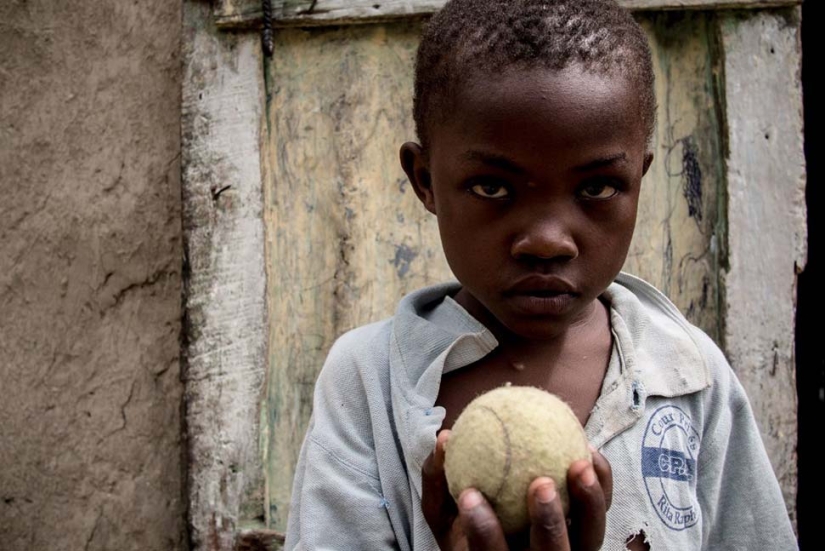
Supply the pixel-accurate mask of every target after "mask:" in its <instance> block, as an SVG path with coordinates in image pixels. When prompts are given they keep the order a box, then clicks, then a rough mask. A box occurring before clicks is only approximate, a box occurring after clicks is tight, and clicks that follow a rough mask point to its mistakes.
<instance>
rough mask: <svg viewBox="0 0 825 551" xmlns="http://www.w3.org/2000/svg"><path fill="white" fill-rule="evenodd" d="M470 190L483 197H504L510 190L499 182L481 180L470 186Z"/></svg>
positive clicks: (507, 195)
mask: <svg viewBox="0 0 825 551" xmlns="http://www.w3.org/2000/svg"><path fill="white" fill-rule="evenodd" d="M470 191H472V192H473V193H474V194H476V195H478V196H479V197H482V198H484V199H504V198H506V197H509V196H510V190H509V189H508V188H507V186H506V185H504V184H502V183H499V182H483V183H480V184H475V185H473V186H471V187H470Z"/></svg>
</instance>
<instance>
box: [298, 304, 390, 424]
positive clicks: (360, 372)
mask: <svg viewBox="0 0 825 551" xmlns="http://www.w3.org/2000/svg"><path fill="white" fill-rule="evenodd" d="M391 333H392V318H389V319H385V320H382V321H379V322H375V323H371V324H369V325H364V326H361V327H357V328H355V329H352V330H350V331H347V332H346V333H344V334H343V335H341V336H340V337H338V339H336V341H335V343H333V345H332V347H331V348H330V351H329V354H328V355H327V359H326V361H325V362H324V366H323V368H322V369H321V373H320V374H319V376H318V380H317V381H316V383H315V404H314V407H315V409H316V410H317V409H318V408H319V407H323V406H324V405H327V403H328V402H330V401H335V402H339V401H340V400H339V398H341V397H346V398H347V401H351V400H353V399H354V398H357V397H364V396H365V395H366V394H370V393H373V392H376V391H380V387H381V386H382V385H381V380H382V379H384V378H386V377H388V371H389V342H390V335H391ZM319 402H320V403H319Z"/></svg>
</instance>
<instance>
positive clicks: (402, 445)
mask: <svg viewBox="0 0 825 551" xmlns="http://www.w3.org/2000/svg"><path fill="white" fill-rule="evenodd" d="M457 290H458V286H457V284H446V285H440V286H436V287H429V288H426V289H422V290H420V291H417V292H415V293H412V294H411V295H409V296H407V297H405V298H404V299H403V300H402V301H401V303H400V304H399V306H398V310H397V312H396V314H395V316H394V317H393V318H391V319H389V320H385V321H382V322H378V323H374V324H372V325H367V326H365V327H361V328H358V329H355V330H353V331H351V332H349V333H347V334H346V335H344V336H342V337H341V338H340V339H338V341H337V342H336V343H335V345H334V346H333V347H332V350H330V353H329V356H328V358H327V361H326V363H325V365H324V368H323V370H322V372H321V375H320V377H319V379H318V382H317V384H316V387H315V398H314V402H313V407H314V410H313V416H312V420H311V422H310V426H309V429H308V431H307V435H306V440H305V441H304V445H303V448H302V450H301V455H300V459H299V463H298V466H297V471H296V475H295V482H294V488H293V493H292V504H291V507H290V515H289V521H288V530H287V540H286V549H288V550H292V549H338V550H345V551H348V550H353V551H355V550H373V549H375V550H379V549H401V550H431V549H437V545H436V543H435V540H434V538H433V535H432V533H431V531H430V529H429V527H428V526H427V523H426V521H425V520H424V517H423V515H422V512H421V466H422V464H423V462H424V460H425V459H426V457H427V456H428V455H429V453H430V452H431V451H432V449H433V447H434V446H435V435H436V431H437V430H438V429H439V427H440V426H441V422H442V420H443V419H444V409H443V408H441V407H434V403H435V399H436V396H437V395H438V389H439V384H440V381H441V377H442V375H443V374H444V373H447V372H450V371H452V370H455V369H460V368H462V367H464V366H466V365H469V364H471V363H473V362H476V361H478V360H479V359H480V358H482V357H484V356H485V355H486V354H488V353H490V352H491V351H492V350H493V349H494V348H495V347H496V346H497V342H496V340H495V338H494V337H493V335H492V334H491V333H490V332H489V331H488V330H487V329H486V328H485V327H484V326H483V325H482V324H480V323H479V322H478V321H477V320H476V319H475V318H473V317H472V316H470V315H469V314H468V313H467V312H466V311H465V310H464V309H463V308H461V307H460V306H459V305H458V304H457V303H456V302H455V301H453V300H452V299H451V298H450V296H449V295H450V294H454V293H455V292H456V291H457ZM604 298H605V299H606V300H607V302H608V303H609V304H610V307H611V323H612V330H613V336H614V339H613V340H614V353H613V357H612V358H611V361H610V366H609V368H608V372H607V376H606V377H605V382H604V384H603V388H602V392H601V395H600V397H599V399H598V401H597V402H596V406H595V408H594V409H593V412H592V413H591V415H590V418H589V420H588V422H587V426H586V427H585V430H586V432H587V436H588V438H589V439H590V442H591V443H592V444H593V445H594V446H596V447H597V448H598V449H599V450H600V451H601V452H602V453H603V454H604V455H605V456H606V457H607V459H608V460H609V461H610V463H611V465H612V467H613V480H614V499H613V505H612V507H611V509H610V511H609V512H608V518H607V534H606V539H605V544H604V549H606V550H610V551H612V550H617V551H618V550H622V549H624V543H625V541H627V539H628V537H629V536H632V535H635V534H638V533H639V532H640V531H643V532H644V534H645V536H646V537H647V538H648V541H649V543H650V545H651V548H652V549H656V550H665V549H666V550H669V551H671V550H672V551H680V550H694V549H713V550H728V549H731V550H738V549H742V550H748V551H756V550H761V549H766V550H771V551H779V550H786V549H797V543H796V540H795V537H794V534H793V531H792V528H791V525H790V522H789V520H788V515H787V512H786V510H785V506H784V502H783V499H782V495H781V492H780V490H779V486H778V484H777V482H776V479H775V477H774V474H773V470H772V469H771V465H770V463H769V461H768V458H767V455H766V453H765V450H764V448H763V445H762V442H761V440H760V437H759V432H758V429H757V427H756V423H755V421H754V417H753V414H752V412H751V409H750V406H749V404H748V401H747V398H746V397H745V393H744V391H743V389H742V387H741V385H740V384H739V382H738V381H737V379H736V377H735V376H734V374H733V372H732V371H731V368H730V366H729V365H728V363H727V361H726V360H725V358H724V356H723V355H722V353H721V352H720V351H719V349H718V348H717V347H716V345H714V343H713V342H712V341H711V340H710V339H709V338H708V337H707V336H706V335H705V334H704V333H702V332H701V331H700V330H699V329H697V328H695V327H693V326H692V325H690V324H689V323H688V322H687V321H686V320H685V318H684V317H683V316H682V315H681V314H680V313H679V312H678V310H677V309H676V308H675V307H674V306H673V304H671V303H670V301H668V300H667V298H665V297H664V295H662V294H661V293H659V292H658V291H656V290H655V289H654V288H653V287H651V286H650V285H648V284H647V283H645V282H643V281H641V280H639V279H637V278H634V277H632V276H628V275H626V274H621V275H620V276H619V277H618V278H617V281H616V283H614V284H613V285H611V286H610V288H609V289H608V290H607V291H606V292H605V295H604Z"/></svg>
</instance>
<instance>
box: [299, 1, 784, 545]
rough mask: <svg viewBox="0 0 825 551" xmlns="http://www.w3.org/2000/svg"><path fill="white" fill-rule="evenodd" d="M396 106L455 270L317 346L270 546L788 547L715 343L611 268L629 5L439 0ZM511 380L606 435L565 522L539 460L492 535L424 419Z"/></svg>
mask: <svg viewBox="0 0 825 551" xmlns="http://www.w3.org/2000/svg"><path fill="white" fill-rule="evenodd" d="M414 115H415V121H416V127H417V131H418V136H419V139H420V142H421V143H420V144H415V143H407V144H404V145H403V146H402V148H401V164H402V167H403V169H404V171H405V172H406V174H407V176H408V177H409V179H410V182H411V184H412V185H413V187H414V189H415V190H416V193H417V195H418V197H419V199H420V200H421V201H422V203H423V204H424V207H425V208H427V209H428V210H429V211H430V212H432V213H433V214H435V215H436V216H437V218H438V225H439V230H440V233H441V239H442V244H443V247H444V252H445V255H446V257H447V260H448V262H449V264H450V267H451V269H452V271H453V273H454V274H455V276H456V279H457V280H458V282H459V283H458V284H447V285H441V286H436V287H431V288H427V289H423V290H421V291H418V292H416V293H413V294H411V295H409V296H407V297H405V298H404V299H403V300H402V301H401V303H400V305H399V307H398V310H397V312H396V315H395V316H394V317H393V318H392V319H390V320H386V321H383V322H379V323H376V324H372V325H369V326H366V327H362V328H359V329H356V330H354V331H352V332H350V333H348V334H346V335H344V336H343V337H341V338H340V339H339V340H338V341H337V342H336V344H335V345H334V346H333V348H332V350H331V351H330V354H329V357H328V359H327V362H326V364H325V366H324V369H323V371H322V373H321V376H320V377H319V380H318V382H317V385H316V393H315V400H314V413H313V418H312V421H311V423H310V427H309V430H308V433H307V437H306V440H305V443H304V446H303V449H302V451H301V457H300V460H299V465H298V467H297V471H296V478H295V485H294V491H293V502H292V506H291V510H290V518H289V526H288V533H287V544H286V548H287V549H294V548H298V549H318V548H325V549H344V550H371V549H416V550H418V549H436V548H439V547H440V548H442V549H507V548H508V546H509V547H511V548H521V547H526V546H529V547H530V548H531V549H571V545H572V548H575V549H585V550H591V549H599V548H602V546H604V548H605V549H617V550H618V549H624V548H625V545H626V544H628V545H630V546H631V549H645V548H653V549H668V550H682V549H746V548H750V549H772V550H773V549H795V548H796V543H795V540H794V536H793V532H792V530H791V527H790V523H789V521H788V518H787V514H786V512H785V508H784V503H783V501H782V497H781V494H780V492H779V488H778V484H777V483H776V480H775V478H774V477H773V472H772V470H771V467H770V464H769V463H768V460H767V457H766V454H765V452H764V449H763V448H762V444H761V441H760V439H759V434H758V431H757V428H756V425H755V423H754V421H753V416H752V413H751V411H750V408H749V406H748V404H747V400H746V398H745V396H744V392H743V390H742V388H741V386H740V385H739V383H738V382H737V381H736V379H735V377H734V376H733V375H732V373H731V371H730V368H729V366H728V365H727V363H726V361H725V359H724V357H723V356H722V354H721V352H719V350H718V349H717V348H716V346H715V345H714V344H713V343H712V342H711V341H710V339H709V338H708V337H707V336H705V335H704V334H703V333H701V332H700V331H699V330H698V329H696V328H694V327H693V326H691V325H690V324H689V323H688V322H687V321H686V320H685V319H684V318H683V317H682V316H681V315H680V314H679V313H678V312H677V311H676V309H675V308H674V307H673V306H672V304H670V302H669V301H668V300H667V299H666V298H665V297H664V296H662V295H661V294H659V293H658V292H657V291H655V290H654V289H653V288H651V287H650V286H649V285H647V284H646V283H644V282H642V281H640V280H638V279H635V278H633V277H630V276H627V275H624V274H620V269H621V267H622V265H623V263H624V261H625V256H626V254H627V250H628V247H629V245H630V240H631V237H632V234H633V229H634V225H635V220H636V208H637V203H638V198H639V190H640V185H641V179H642V176H643V175H644V174H645V172H646V171H647V169H648V167H649V166H650V163H651V161H652V154H651V153H650V150H649V142H650V137H651V134H652V130H653V124H654V118H655V97H654V93H653V69H652V64H651V59H650V51H649V46H648V44H647V41H646V38H645V35H644V33H643V31H642V30H641V29H640V28H639V26H638V25H637V24H636V23H635V22H634V21H633V19H632V18H631V17H630V16H629V15H628V14H627V13H626V12H624V11H623V10H621V9H620V8H618V7H617V6H616V4H615V3H614V2H613V1H612V0H514V1H512V2H503V1H501V0H453V1H452V2H450V3H448V4H447V6H446V7H445V8H444V9H443V10H442V11H441V12H440V13H439V14H437V15H436V16H435V17H434V18H433V19H432V21H431V22H430V24H429V25H428V27H427V30H426V32H425V35H424V37H423V39H422V42H421V46H420V48H419V52H418V59H417V64H416V87H415V105H414ZM506 382H510V383H512V384H517V385H532V386H537V387H540V388H544V389H546V390H549V391H551V392H553V393H555V394H557V395H559V396H560V397H561V398H563V399H564V400H565V401H567V402H568V403H569V404H570V405H571V407H572V409H573V410H574V412H575V413H576V415H577V416H578V418H579V420H580V421H581V423H582V424H583V425H584V426H585V430H586V432H587V435H588V438H589V439H590V441H591V444H592V445H593V446H594V448H596V449H598V450H599V451H600V453H594V461H593V464H592V465H591V464H590V463H588V462H578V463H575V464H574V465H572V466H571V468H570V471H569V473H568V481H569V486H570V492H571V511H570V519H569V528H568V524H567V522H566V520H565V518H564V516H563V514H562V512H561V507H560V505H559V503H558V502H559V500H558V499H557V496H556V493H555V487H554V484H553V481H552V480H550V479H548V478H540V479H537V480H536V481H534V482H533V484H532V485H531V486H530V489H529V490H528V493H527V495H525V500H527V501H528V504H529V509H530V512H531V519H532V527H531V529H530V533H529V534H522V535H519V536H517V537H515V538H511V539H510V540H509V541H508V540H506V539H505V537H504V535H503V534H502V532H501V527H500V526H499V524H498V522H497V520H496V519H495V516H494V515H493V513H492V510H491V509H490V507H489V505H488V504H487V502H486V500H485V499H484V496H482V495H481V494H480V493H479V492H477V491H475V490H472V489H470V490H466V491H465V492H464V493H462V495H461V496H460V497H459V500H458V503H457V504H456V503H454V502H453V501H452V498H450V497H449V495H448V494H447V493H446V491H445V482H444V475H443V454H444V442H445V441H446V440H447V439H448V438H449V431H448V430H442V429H449V428H450V427H451V426H452V423H453V421H454V420H455V418H456V417H457V416H458V414H459V413H460V412H461V410H462V409H463V407H464V406H465V405H466V404H467V403H468V402H469V401H470V400H471V399H472V398H473V397H475V396H476V395H477V394H479V393H481V392H484V391H486V390H490V389H492V388H495V387H497V386H500V385H502V384H504V383H506ZM440 430H441V432H440V434H439V435H438V440H437V443H436V434H437V433H438V432H439V431H440ZM434 448H435V451H433V449H434ZM608 461H609V464H608ZM611 466H612V474H611ZM613 496H615V497H613ZM611 498H612V505H611ZM608 509H609V514H608V513H607V512H606V511H607V510H608Z"/></svg>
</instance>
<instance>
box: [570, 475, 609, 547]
mask: <svg viewBox="0 0 825 551" xmlns="http://www.w3.org/2000/svg"><path fill="white" fill-rule="evenodd" d="M567 490H568V493H569V494H570V539H571V540H572V541H573V545H574V546H575V548H576V549H578V550H580V551H591V550H593V551H595V550H597V549H601V546H602V542H603V541H604V530H605V522H606V520H605V514H606V512H607V507H606V504H605V497H604V492H603V491H602V487H601V484H599V479H598V477H597V476H596V471H595V469H594V468H593V465H592V464H591V463H590V461H587V460H586V459H582V460H579V461H576V462H575V463H573V464H572V465H571V466H570V469H569V470H568V471H567Z"/></svg>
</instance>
